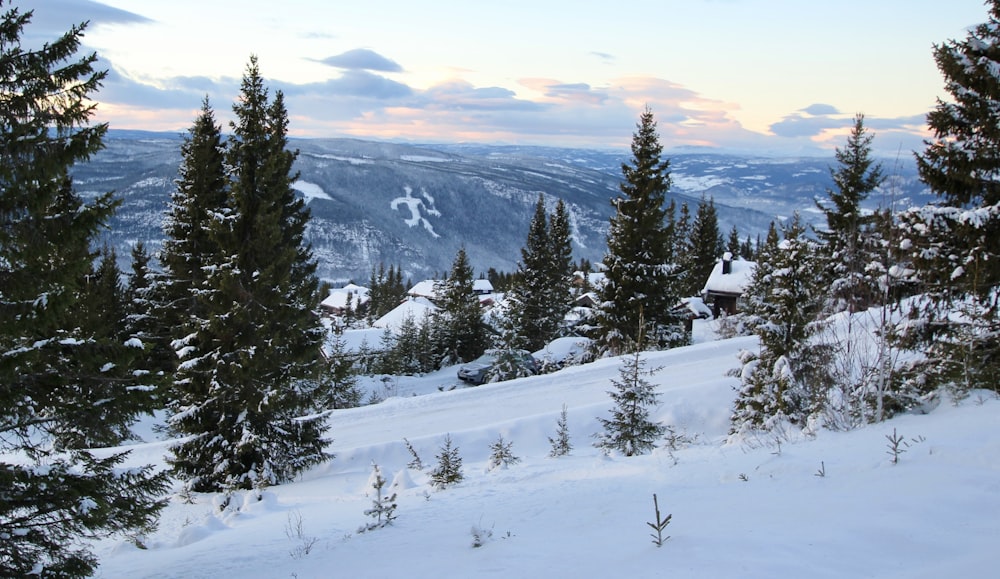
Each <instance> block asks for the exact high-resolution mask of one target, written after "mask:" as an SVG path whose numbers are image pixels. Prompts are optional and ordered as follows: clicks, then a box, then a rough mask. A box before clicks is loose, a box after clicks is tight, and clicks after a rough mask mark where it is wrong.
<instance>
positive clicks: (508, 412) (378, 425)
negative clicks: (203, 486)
mask: <svg viewBox="0 0 1000 579" xmlns="http://www.w3.org/2000/svg"><path fill="white" fill-rule="evenodd" d="M712 323H713V322H708V321H702V320H696V321H695V326H696V335H698V336H701V337H702V339H701V340H699V341H698V342H699V343H696V344H694V345H692V346H689V347H685V348H677V349H674V350H669V351H665V352H653V353H649V354H647V360H648V365H647V367H648V368H659V370H658V371H657V372H656V373H655V374H654V375H653V376H650V377H649V380H650V381H651V382H653V383H655V384H657V385H658V392H659V394H660V401H661V404H660V406H659V407H658V408H657V409H656V410H655V411H654V413H653V417H654V418H656V419H657V420H660V421H661V422H662V423H663V424H666V425H670V426H671V427H672V428H673V429H674V431H675V433H676V434H678V435H679V436H675V442H676V444H675V448H673V449H671V448H667V447H666V446H665V445H661V447H660V448H658V449H657V450H655V451H654V452H653V453H652V454H648V455H645V456H638V457H631V458H626V457H623V456H619V455H611V456H605V455H603V454H602V453H601V452H600V451H598V450H597V449H596V448H594V447H593V446H592V442H593V440H594V438H593V435H594V434H596V433H597V432H598V430H599V428H600V426H599V423H598V420H597V418H598V417H606V416H607V413H608V411H609V409H610V406H611V404H610V398H609V396H608V394H607V392H608V390H610V389H611V388H612V385H611V381H612V380H613V379H617V378H618V377H619V374H618V370H619V368H620V365H621V363H622V359H620V358H612V359H602V360H598V361H596V362H593V363H590V364H586V365H580V366H571V367H568V368H565V369H563V370H561V371H559V372H556V373H553V374H545V375H541V376H533V377H530V378H523V379H519V380H512V381H509V382H500V383H495V384H487V385H483V386H479V387H469V388H466V387H461V386H457V387H456V385H457V383H458V381H457V379H456V377H455V373H454V370H455V369H454V368H448V369H444V370H441V371H440V372H435V373H433V374H429V375H426V376H422V377H399V378H398V379H397V380H398V392H399V394H400V395H398V396H395V397H391V398H388V399H387V400H386V401H385V402H383V403H381V404H377V405H371V406H364V407H361V408H353V409H347V410H336V411H334V412H333V413H332V414H331V417H330V424H331V430H330V433H329V435H330V437H331V438H332V439H333V443H332V444H331V446H330V448H329V450H330V451H331V452H333V453H335V454H336V458H335V459H333V460H332V461H331V462H329V463H326V464H324V465H321V466H318V467H315V468H313V469H311V470H309V471H307V472H306V473H304V474H303V475H302V476H301V477H300V479H299V480H296V481H295V482H292V483H289V484H284V485H281V486H276V487H271V488H269V489H267V490H266V491H264V493H263V495H261V496H259V497H258V495H257V494H256V493H238V494H237V495H236V496H235V497H233V500H232V501H230V506H229V507H227V508H226V509H225V510H220V509H219V505H220V504H222V503H221V500H220V497H219V496H218V495H195V497H194V503H193V504H185V502H184V501H182V500H181V499H180V498H178V497H176V496H175V497H173V498H172V499H171V501H170V504H169V506H168V507H167V508H166V510H165V512H164V513H163V517H162V521H161V525H160V529H159V530H158V531H157V532H155V533H153V534H151V535H150V536H148V537H145V538H144V544H145V545H146V547H147V549H145V550H140V549H138V548H136V547H134V546H133V545H132V544H131V543H129V542H128V541H125V540H105V541H101V542H99V543H97V544H96V553H97V554H98V555H99V557H100V560H101V567H100V569H99V571H98V576H99V577H136V578H138V577H147V578H168V577H169V578H173V577H186V578H197V577H206V578H207V577H226V576H229V577H241V578H249V579H254V578H272V577H300V578H313V577H331V576H343V577H442V578H450V577H456V578H459V577H461V578H466V577H498V578H499V577H502V578H509V577H538V576H546V577H602V576H606V577H813V578H827V577H828V578H841V577H907V578H911V577H926V578H932V577H941V576H952V577H964V578H968V577H994V576H995V573H996V555H995V547H996V545H995V543H996V539H997V537H998V536H1000V518H998V517H997V516H996V513H998V512H1000V486H998V483H997V481H998V480H1000V463H998V462H997V460H996V457H997V456H1000V429H997V428H996V425H997V413H998V411H1000V401H998V400H997V399H996V397H995V395H994V394H992V393H974V394H973V396H972V397H971V398H969V399H967V400H966V401H965V402H963V403H962V404H960V405H958V406H955V405H951V404H941V405H939V406H938V407H937V408H935V409H934V410H933V411H932V412H931V413H930V414H928V415H903V416H900V417H897V418H895V419H893V420H891V421H889V422H885V423H881V424H875V425H871V426H868V427H864V428H859V429H856V430H851V431H846V432H834V431H828V430H821V431H819V432H818V433H816V434H815V435H814V436H803V435H801V434H800V435H796V434H786V435H784V436H782V437H770V436H761V437H759V438H755V439H743V440H741V441H738V442H731V441H730V442H727V439H728V426H729V422H728V419H729V412H730V407H731V404H732V401H733V396H734V391H733V387H734V386H735V385H736V384H737V379H736V378H734V377H731V376H727V371H728V370H729V369H731V368H734V367H737V366H738V365H739V362H738V360H737V354H738V352H739V351H740V350H741V349H754V348H756V342H755V338H752V337H750V338H747V337H743V338H734V339H730V340H718V341H716V340H713V339H712V336H711V333H710V331H709V330H710V328H711V327H713V326H711V324H712ZM451 387H454V389H450V388H451ZM564 404H565V405H566V407H567V415H568V425H569V432H570V442H571V443H572V445H573V450H572V452H571V454H570V455H569V456H566V457H561V458H549V457H548V453H549V450H550V448H551V446H550V444H549V441H548V437H552V436H554V435H555V431H556V421H557V420H558V418H559V413H560V411H561V409H562V407H563V405H564ZM894 430H895V432H898V433H899V435H901V436H903V437H905V441H906V448H905V450H906V452H905V453H904V454H902V455H901V456H900V458H899V462H898V464H893V463H892V460H891V457H890V456H889V454H888V451H887V436H888V435H890V434H892V433H893V431H894ZM148 432H153V431H152V430H148ZM446 435H450V436H451V439H452V441H453V444H454V446H455V447H457V448H458V451H459V454H460V456H461V457H462V459H463V466H462V472H463V474H464V477H465V478H464V480H463V481H462V482H460V483H458V484H456V485H454V486H452V487H449V488H446V489H444V490H440V491H438V490H434V489H433V488H432V486H431V485H430V481H429V475H428V473H429V471H430V469H431V468H433V467H434V466H435V465H436V458H435V456H436V454H438V453H439V452H440V447H441V445H442V444H443V440H444V437H445V436H446ZM500 435H502V436H503V439H504V440H505V441H509V442H511V443H512V447H511V451H512V452H513V454H514V455H515V456H517V457H518V458H520V459H521V460H520V462H518V463H517V464H512V465H510V466H509V467H508V468H507V469H501V470H494V471H489V470H488V469H487V467H488V465H489V458H490V457H489V454H490V452H489V446H490V444H492V443H493V442H494V441H496V440H497V437H498V436H500ZM404 438H405V439H407V440H408V441H409V442H410V443H411V444H412V445H413V447H414V448H415V450H416V452H417V453H418V454H419V455H420V457H421V458H422V461H423V463H424V467H425V468H424V470H422V471H417V470H412V469H407V467H406V465H407V463H409V462H410V460H411V459H412V456H411V455H410V454H409V452H408V451H407V450H406V447H405V443H404ZM168 444H169V442H168V441H153V440H151V441H149V442H146V443H142V444H134V445H130V446H128V447H127V448H128V449H130V450H131V451H132V453H131V455H130V456H129V457H128V464H126V465H125V466H126V467H127V466H134V465H138V464H145V463H148V462H152V463H155V464H157V465H163V464H164V454H165V452H166V447H167V445H168ZM103 452H104V451H100V453H102V454H103ZM373 462H374V463H376V464H378V465H379V467H380V468H381V469H382V473H383V476H384V477H385V478H386V480H391V481H393V491H394V492H397V493H398V498H397V504H398V508H397V509H396V515H397V519H396V520H395V521H394V523H393V524H392V525H391V526H388V527H386V528H382V529H376V530H372V531H369V532H366V533H363V534H358V533H356V530H357V529H358V528H359V527H360V526H362V525H364V524H365V523H366V522H368V521H369V519H368V518H367V517H366V516H365V515H364V512H365V510H366V509H369V508H370V507H371V505H372V498H371V496H370V495H371V487H370V484H369V481H370V477H371V473H372V463H373ZM821 474H822V476H821ZM176 488H178V489H179V484H178V486H177V487H176ZM653 493H656V495H657V497H658V502H659V507H660V511H661V512H662V513H663V515H664V516H666V515H667V514H670V515H672V520H671V523H670V525H669V526H668V527H667V528H666V529H665V530H664V535H669V536H670V537H671V538H670V539H669V540H667V541H666V542H665V543H664V544H663V546H662V547H660V548H657V547H656V545H654V544H653V543H652V541H651V537H650V528H649V526H648V525H647V523H648V522H650V521H653V520H654V512H653V500H652V495H653ZM258 499H260V500H258ZM296 517H298V520H299V521H300V525H299V529H298V532H294V525H293V522H294V521H295V520H296ZM475 529H478V530H479V532H478V533H477V534H478V535H479V537H480V539H481V540H482V541H483V544H482V546H480V547H479V548H473V546H472V545H473V533H474V530H475ZM307 545H308V548H306V547H307Z"/></svg>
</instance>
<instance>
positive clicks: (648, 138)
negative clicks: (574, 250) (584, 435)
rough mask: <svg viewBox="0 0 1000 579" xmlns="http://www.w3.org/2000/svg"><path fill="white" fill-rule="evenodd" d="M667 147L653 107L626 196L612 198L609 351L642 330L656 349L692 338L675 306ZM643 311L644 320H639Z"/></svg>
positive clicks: (602, 313) (606, 309)
mask: <svg viewBox="0 0 1000 579" xmlns="http://www.w3.org/2000/svg"><path fill="white" fill-rule="evenodd" d="M662 152H663V147H662V146H661V145H660V143H659V137H658V135H657V132H656V121H655V120H654V119H653V113H652V111H651V110H649V109H648V108H647V109H646V110H645V111H643V113H642V115H641V117H640V120H639V123H638V124H637V131H636V132H635V133H634V134H633V137H632V159H631V161H630V162H629V163H623V164H622V176H623V178H624V180H623V181H622V183H621V184H620V188H621V195H619V196H617V197H615V198H614V199H612V200H611V203H612V206H613V207H614V214H613V215H612V217H611V221H610V227H609V233H608V250H607V253H606V254H605V256H604V270H605V275H606V281H605V284H604V286H603V287H602V288H601V290H600V305H599V308H598V312H597V319H596V323H597V330H596V336H595V338H596V342H597V346H598V348H599V350H601V351H602V352H604V353H608V354H612V355H615V354H620V353H622V352H624V351H626V349H627V348H629V345H630V344H633V343H635V342H636V341H637V340H638V335H639V333H640V332H641V333H643V334H645V335H646V336H647V340H648V343H649V345H650V347H653V348H665V347H671V346H676V345H681V344H684V343H686V342H687V340H688V336H687V333H686V332H685V330H684V326H683V323H682V321H681V319H680V318H679V317H678V316H677V315H676V314H675V313H674V311H673V310H674V307H675V306H676V305H677V302H678V292H677V284H676V276H675V271H674V269H675V268H674V265H673V263H672V251H671V247H670V246H671V236H670V232H669V230H668V229H667V224H666V222H665V221H666V219H665V218H666V212H665V209H664V203H665V196H666V193H667V191H668V190H669V189H670V162H669V161H668V160H666V159H661V154H662ZM641 316H644V319H645V322H644V324H643V325H640V323H639V320H640V317H641Z"/></svg>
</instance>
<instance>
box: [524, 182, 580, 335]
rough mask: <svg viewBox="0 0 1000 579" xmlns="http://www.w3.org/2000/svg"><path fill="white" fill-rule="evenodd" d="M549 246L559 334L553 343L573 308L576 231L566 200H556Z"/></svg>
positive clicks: (552, 302)
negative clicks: (573, 228) (571, 225)
mask: <svg viewBox="0 0 1000 579" xmlns="http://www.w3.org/2000/svg"><path fill="white" fill-rule="evenodd" d="M549 247H550V253H551V263H550V265H549V268H548V273H549V279H548V282H547V283H546V287H548V289H549V294H550V298H549V300H548V302H549V309H550V311H549V316H550V317H551V318H552V319H553V320H554V321H555V323H554V326H555V334H553V335H552V336H550V340H551V339H553V338H556V337H558V333H559V331H560V326H561V325H562V322H563V320H564V318H565V317H566V313H567V312H568V311H569V310H570V309H571V308H572V306H573V295H572V287H573V231H572V228H571V227H570V220H569V209H568V208H567V207H566V203H565V202H564V201H563V200H562V199H559V200H558V201H556V207H555V210H554V211H553V212H552V215H551V216H550V217H549ZM532 351H534V350H532Z"/></svg>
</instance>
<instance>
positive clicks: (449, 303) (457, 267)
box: [433, 249, 489, 365]
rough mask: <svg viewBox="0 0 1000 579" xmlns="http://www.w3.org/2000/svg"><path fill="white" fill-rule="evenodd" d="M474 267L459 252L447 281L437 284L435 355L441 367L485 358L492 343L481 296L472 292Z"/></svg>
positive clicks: (462, 250)
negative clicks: (484, 318) (488, 346)
mask: <svg viewBox="0 0 1000 579" xmlns="http://www.w3.org/2000/svg"><path fill="white" fill-rule="evenodd" d="M472 280H473V277H472V266H471V265H469V258H468V256H466V254H465V249H459V250H458V253H457V254H456V255H455V261H454V262H453V263H452V266H451V272H450V273H449V274H448V278H447V279H446V280H444V281H443V282H440V283H439V284H438V287H437V288H436V290H435V291H436V294H437V295H438V299H439V302H440V303H439V307H440V309H438V310H437V311H436V313H435V316H434V323H433V332H434V336H433V340H434V343H435V347H434V351H435V352H436V353H437V354H438V361H439V363H441V364H442V365H449V364H456V363H460V362H468V361H470V360H474V359H476V358H478V357H479V356H481V355H482V353H483V352H484V351H485V350H486V346H487V344H488V343H489V334H488V330H487V326H486V322H485V321H484V320H483V311H482V306H480V305H479V296H477V295H476V294H475V292H474V291H473V290H472Z"/></svg>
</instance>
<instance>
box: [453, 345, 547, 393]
mask: <svg viewBox="0 0 1000 579" xmlns="http://www.w3.org/2000/svg"><path fill="white" fill-rule="evenodd" d="M502 353H503V351H502V350H487V351H486V353H485V354H483V355H482V356H480V357H478V358H476V359H475V360H473V361H471V362H469V363H468V364H462V366H461V367H459V369H458V378H459V380H461V381H463V382H468V383H469V384H474V385H477V386H478V385H479V384H482V383H484V382H486V380H487V379H489V376H490V370H492V369H493V367H494V366H496V365H497V359H498V358H499V356H500V355H501V354H502ZM514 355H515V356H517V359H518V365H519V366H521V368H523V369H524V370H525V371H526V372H527V373H528V374H537V373H538V360H535V358H534V357H532V355H531V353H530V352H528V351H525V350H516V351H515V352H514Z"/></svg>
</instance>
